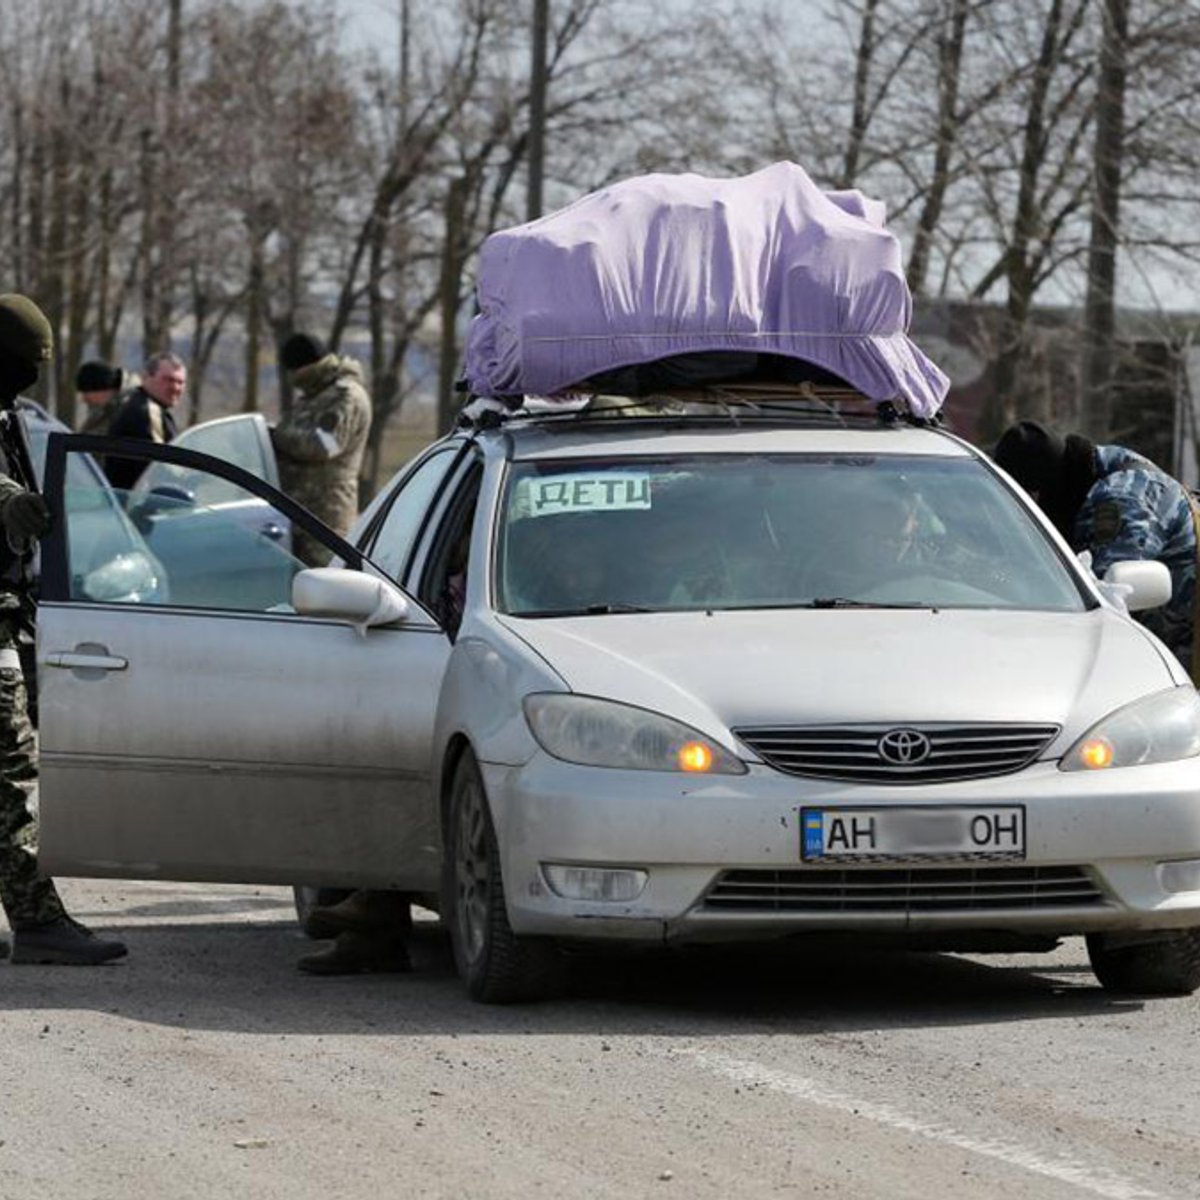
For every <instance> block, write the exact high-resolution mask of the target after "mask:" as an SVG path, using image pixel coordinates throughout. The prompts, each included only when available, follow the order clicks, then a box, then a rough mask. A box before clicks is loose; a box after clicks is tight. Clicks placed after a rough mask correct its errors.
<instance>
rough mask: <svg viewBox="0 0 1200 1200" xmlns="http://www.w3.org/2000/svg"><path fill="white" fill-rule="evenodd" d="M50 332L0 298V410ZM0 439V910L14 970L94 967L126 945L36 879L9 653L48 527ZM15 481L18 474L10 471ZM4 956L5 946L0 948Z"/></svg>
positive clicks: (28, 780)
mask: <svg viewBox="0 0 1200 1200" xmlns="http://www.w3.org/2000/svg"><path fill="white" fill-rule="evenodd" d="M52 348H53V339H52V336H51V332H50V325H49V323H48V322H47V321H46V318H45V316H43V314H42V312H41V311H40V310H39V309H38V307H37V306H36V305H35V304H34V303H33V302H32V301H31V300H29V299H27V298H26V297H24V296H16V295H7V296H0V407H2V408H5V409H10V408H11V407H12V406H13V404H14V403H15V402H16V399H17V397H18V396H19V395H20V393H21V392H22V391H23V390H24V389H25V388H27V387H29V386H31V385H32V384H33V383H35V382H36V381H37V377H38V371H39V370H40V368H41V364H42V363H43V362H45V361H46V360H47V359H49V357H50V353H51V350H52ZM4 440H5V439H0V527H2V530H3V537H2V538H0V902H2V903H3V905H4V911H5V913H6V914H7V915H8V922H9V925H10V927H11V928H12V930H13V946H12V961H13V962H14V963H70V964H94V963H102V962H107V961H108V960H109V959H113V958H120V957H121V956H122V955H123V954H124V953H125V946H124V945H123V944H122V943H121V942H118V941H115V940H107V939H103V938H99V937H97V936H96V935H95V934H94V933H92V932H91V931H90V930H88V929H85V928H84V927H83V926H82V925H80V924H79V923H78V922H77V921H74V920H72V919H71V918H70V917H69V916H67V914H66V911H65V910H64V909H63V905H62V901H61V900H60V899H59V896H58V891H57V889H56V888H55V886H54V883H53V881H52V880H49V879H45V878H42V877H40V876H39V875H38V873H37V860H36V856H35V855H36V851H35V839H36V832H37V742H36V735H35V734H34V731H33V726H32V723H31V722H30V719H29V712H28V705H27V696H26V691H25V680H24V676H23V675H22V671H21V661H20V656H19V654H18V650H17V639H18V631H19V629H20V626H21V620H22V614H21V605H22V593H23V591H24V589H25V587H26V585H27V579H26V564H27V560H28V557H29V554H30V552H31V550H32V547H33V544H34V542H35V541H36V540H37V539H38V538H39V537H41V536H42V535H43V534H44V533H45V532H46V530H47V529H48V528H49V526H50V513H49V510H48V509H47V507H46V503H45V501H44V500H43V499H42V498H41V496H39V495H38V494H37V493H36V492H30V491H27V490H26V489H25V488H23V487H22V486H21V485H20V484H19V483H17V482H15V481H14V480H13V479H12V478H11V473H12V472H13V471H14V470H15V469H16V468H15V467H14V465H13V464H14V461H16V462H19V461H20V460H19V458H16V457H15V455H14V450H13V448H12V447H11V446H10V445H6V444H4ZM17 473H19V471H18V472H17ZM0 947H2V948H3V952H7V950H8V946H7V943H2V942H0ZM3 956H4V953H2V952H0V957H3Z"/></svg>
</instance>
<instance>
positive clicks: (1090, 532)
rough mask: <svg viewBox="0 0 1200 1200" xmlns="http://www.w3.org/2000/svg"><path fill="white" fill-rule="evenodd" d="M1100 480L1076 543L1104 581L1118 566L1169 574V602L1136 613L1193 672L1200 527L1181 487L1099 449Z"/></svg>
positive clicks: (1119, 450)
mask: <svg viewBox="0 0 1200 1200" xmlns="http://www.w3.org/2000/svg"><path fill="white" fill-rule="evenodd" d="M1096 469H1097V480H1096V482H1095V483H1094V484H1093V485H1092V487H1091V489H1090V490H1089V492H1088V494H1087V496H1086V498H1085V499H1084V502H1083V507H1082V508H1080V510H1079V513H1078V515H1077V516H1076V518H1075V525H1074V529H1073V530H1072V535H1071V542H1072V545H1073V546H1074V548H1075V549H1076V550H1090V551H1091V552H1092V569H1093V570H1094V571H1095V573H1096V574H1097V575H1098V576H1103V575H1104V572H1105V571H1107V570H1108V568H1109V567H1111V566H1112V564H1113V563H1115V562H1123V561H1127V560H1131V559H1155V560H1157V561H1158V562H1161V563H1163V564H1165V566H1166V567H1167V569H1168V570H1169V571H1170V572H1171V599H1170V601H1169V602H1168V603H1167V604H1165V605H1163V607H1162V608H1152V609H1148V610H1147V611H1145V612H1140V613H1136V614H1135V616H1136V618H1137V619H1138V620H1139V621H1141V623H1142V624H1143V625H1145V626H1146V628H1147V629H1149V630H1151V631H1152V632H1153V633H1155V634H1157V635H1158V637H1160V638H1161V639H1162V640H1163V641H1164V642H1165V643H1166V644H1167V646H1168V647H1170V649H1171V650H1172V651H1173V652H1174V654H1175V656H1176V657H1177V658H1178V659H1179V660H1180V662H1182V663H1183V665H1184V666H1185V667H1187V668H1188V669H1189V670H1190V669H1191V663H1192V624H1193V605H1194V603H1195V594H1196V527H1195V523H1194V522H1193V520H1192V510H1191V506H1190V505H1189V504H1188V499H1187V493H1186V492H1185V490H1184V488H1183V485H1182V484H1180V483H1178V482H1177V481H1176V480H1174V479H1172V478H1171V476H1170V475H1168V474H1167V473H1166V472H1165V471H1161V470H1159V468H1158V467H1156V466H1155V465H1154V464H1153V463H1152V462H1151V461H1150V460H1149V459H1148V458H1143V457H1142V455H1140V454H1136V453H1134V452H1133V451H1132V450H1126V449H1124V448H1123V447H1121V446H1097V447H1096Z"/></svg>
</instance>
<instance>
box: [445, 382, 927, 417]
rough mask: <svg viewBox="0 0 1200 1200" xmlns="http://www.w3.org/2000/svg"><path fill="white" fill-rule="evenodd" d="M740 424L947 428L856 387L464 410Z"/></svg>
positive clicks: (737, 388) (513, 403)
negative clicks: (868, 394) (715, 421)
mask: <svg viewBox="0 0 1200 1200" xmlns="http://www.w3.org/2000/svg"><path fill="white" fill-rule="evenodd" d="M714 419H719V420H722V421H729V422H731V423H733V424H735V425H740V424H758V423H770V424H803V425H835V426H839V427H848V426H850V425H852V424H853V425H864V424H867V425H871V426H874V427H880V426H883V427H889V426H896V425H916V426H922V427H929V426H936V425H939V424H940V423H941V422H940V418H939V417H934V418H932V419H930V418H926V417H918V416H916V415H914V414H913V413H911V412H909V411H908V408H907V406H906V405H905V404H904V402H903V401H902V400H883V401H879V400H872V399H871V398H870V397H868V396H865V395H863V393H862V392H859V391H857V390H855V389H854V388H849V387H837V386H830V385H825V384H814V383H812V382H811V381H808V380H804V381H802V382H797V383H780V382H764V383H722V384H708V385H704V386H693V387H680V388H670V389H663V390H660V391H654V392H649V393H647V394H645V395H640V396H629V395H615V394H612V393H608V392H599V391H590V390H588V389H587V388H577V389H574V390H572V391H570V392H567V393H564V394H562V395H561V396H550V397H547V396H505V397H497V398H495V399H493V398H488V397H481V398H475V399H473V400H472V401H470V402H469V403H468V404H467V405H466V406H465V407H464V409H463V412H462V415H461V416H460V418H459V424H460V425H462V426H463V427H465V428H474V429H480V428H494V427H496V426H498V425H500V424H503V423H505V422H514V423H516V422H520V423H521V424H525V423H527V422H528V423H537V424H560V423H569V424H571V425H579V424H582V423H591V422H601V421H604V422H608V421H612V420H638V421H657V422H662V421H669V422H672V423H676V422H685V421H703V422H707V423H711V422H712V421H713V420H714Z"/></svg>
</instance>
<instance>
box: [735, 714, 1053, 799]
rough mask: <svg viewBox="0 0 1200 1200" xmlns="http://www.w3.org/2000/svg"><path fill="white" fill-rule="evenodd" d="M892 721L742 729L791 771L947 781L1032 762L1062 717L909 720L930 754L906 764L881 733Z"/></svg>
mask: <svg viewBox="0 0 1200 1200" xmlns="http://www.w3.org/2000/svg"><path fill="white" fill-rule="evenodd" d="M897 728H898V727H897V726H895V725H842V726H833V725H818V726H809V727H805V728H764V729H737V730H734V732H735V733H736V734H737V736H738V737H739V738H741V739H742V741H743V742H745V743H746V745H747V746H749V747H750V748H751V749H752V750H753V751H754V752H755V753H756V754H757V755H758V756H759V757H760V758H761V759H762V760H763V761H764V762H765V763H767V764H768V765H770V766H772V767H774V768H775V770H777V771H782V772H784V774H786V775H803V776H806V777H808V778H812V779H836V780H842V781H844V782H847V783H878V784H903V783H949V782H951V781H953V780H959V779H988V778H990V777H992V776H995V775H1010V774H1012V772H1014V771H1019V770H1020V769H1021V768H1022V767H1024V766H1026V765H1027V764H1028V763H1031V762H1032V761H1033V760H1034V759H1035V758H1036V757H1037V756H1038V755H1039V754H1040V753H1041V752H1042V751H1043V750H1044V749H1045V748H1046V747H1047V746H1048V745H1049V744H1050V742H1051V741H1052V740H1053V738H1054V737H1055V735H1056V734H1057V733H1058V726H1057V725H998V724H978V725H911V726H903V727H902V728H903V729H904V730H906V731H907V730H912V731H915V732H916V733H918V734H922V735H924V736H925V737H926V738H928V739H929V754H928V756H927V757H926V758H924V759H923V760H922V761H921V762H918V763H912V764H907V765H900V764H897V763H892V762H888V761H887V760H886V759H885V758H884V757H883V756H882V755H881V754H880V752H879V740H880V738H881V737H883V736H884V734H887V733H889V732H892V731H895V730H896V729H897Z"/></svg>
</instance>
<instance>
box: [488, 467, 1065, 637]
mask: <svg viewBox="0 0 1200 1200" xmlns="http://www.w3.org/2000/svg"><path fill="white" fill-rule="evenodd" d="M503 512H504V522H503V526H502V534H501V541H500V546H499V563H498V571H497V580H498V583H497V593H498V594H497V604H498V607H499V608H500V610H501V611H503V612H509V613H514V614H518V615H521V614H524V615H554V614H562V613H580V612H586V611H588V610H589V609H591V610H601V611H603V610H606V609H620V608H623V607H633V608H648V609H715V608H778V607H804V606H814V607H825V606H829V607H832V606H834V605H836V604H856V603H857V604H867V605H919V606H930V607H938V608H1032V609H1047V610H1061V611H1079V610H1081V609H1082V608H1083V607H1084V599H1083V597H1082V595H1081V593H1080V591H1079V588H1078V586H1077V584H1076V582H1075V580H1074V577H1073V576H1072V575H1071V574H1070V572H1069V571H1068V570H1067V568H1066V566H1065V565H1064V563H1063V562H1062V561H1061V559H1060V558H1059V557H1058V554H1057V552H1056V551H1055V549H1054V547H1053V546H1052V544H1051V543H1050V541H1049V540H1048V539H1047V538H1046V536H1045V534H1044V532H1043V531H1042V529H1041V528H1040V526H1038V525H1037V524H1036V523H1035V522H1034V520H1033V519H1032V517H1031V516H1030V514H1029V513H1028V512H1027V511H1026V510H1025V509H1024V508H1023V507H1022V505H1021V504H1020V502H1019V501H1018V500H1016V498H1015V497H1013V496H1012V494H1011V493H1010V492H1009V491H1008V490H1007V489H1006V488H1004V487H1003V486H1002V485H1001V484H1000V483H999V481H998V480H997V479H996V477H995V476H994V475H993V474H992V473H991V472H990V471H989V470H988V469H987V468H986V467H985V466H984V465H983V464H981V463H979V462H977V461H975V460H973V459H947V458H935V457H930V458H924V457H917V456H901V455H891V454H889V455H875V456H864V455H821V456H817V455H736V456H735V455H706V456H691V457H688V458H677V459H663V460H653V461H651V460H646V459H637V460H626V461H614V460H594V461H579V460H571V461H569V462H562V463H553V462H538V463H519V464H516V465H514V466H513V467H512V468H511V469H510V472H509V476H508V480H507V483H506V495H505V500H504V508H503Z"/></svg>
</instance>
